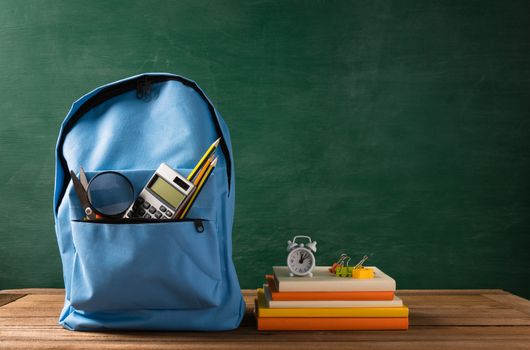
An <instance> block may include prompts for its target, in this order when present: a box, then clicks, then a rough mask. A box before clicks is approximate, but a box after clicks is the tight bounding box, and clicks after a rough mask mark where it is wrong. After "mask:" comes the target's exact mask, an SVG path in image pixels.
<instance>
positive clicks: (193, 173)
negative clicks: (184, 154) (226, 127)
mask: <svg viewBox="0 0 530 350" xmlns="http://www.w3.org/2000/svg"><path fill="white" fill-rule="evenodd" d="M220 141H221V138H218V139H217V140H215V142H214V143H212V145H211V146H210V148H208V150H207V151H206V153H204V155H203V156H202V158H201V160H199V162H198V163H197V165H195V168H193V170H192V171H191V173H190V174H189V175H188V180H190V181H191V180H193V178H194V177H195V174H197V172H198V171H199V169H200V168H201V167H202V165H203V164H204V162H205V161H206V160H207V159H208V157H210V155H211V154H212V153H213V152H214V151H215V149H216V148H217V146H218V145H219V142H220Z"/></svg>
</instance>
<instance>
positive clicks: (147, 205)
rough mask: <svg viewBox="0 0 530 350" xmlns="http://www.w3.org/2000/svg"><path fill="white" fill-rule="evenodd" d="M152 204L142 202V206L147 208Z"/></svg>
mask: <svg viewBox="0 0 530 350" xmlns="http://www.w3.org/2000/svg"><path fill="white" fill-rule="evenodd" d="M150 206H151V205H150V204H149V203H147V202H145V203H144V204H142V207H144V208H145V209H148V208H149V207H150Z"/></svg>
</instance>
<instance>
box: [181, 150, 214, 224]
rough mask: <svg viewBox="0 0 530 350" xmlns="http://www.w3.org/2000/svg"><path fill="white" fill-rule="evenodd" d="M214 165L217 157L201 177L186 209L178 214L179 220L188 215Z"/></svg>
mask: <svg viewBox="0 0 530 350" xmlns="http://www.w3.org/2000/svg"><path fill="white" fill-rule="evenodd" d="M216 165H217V157H216V158H215V159H214V160H213V161H212V162H211V163H210V165H209V166H208V169H207V170H206V173H204V175H203V176H202V178H201V180H200V182H199V184H198V185H197V187H196V189H195V191H194V192H193V194H192V195H191V199H190V201H189V202H188V204H186V207H185V208H184V211H182V214H179V219H184V217H186V214H188V211H189V210H190V208H191V206H192V205H193V202H194V201H195V198H197V196H198V195H199V193H200V192H201V190H202V188H203V187H204V183H205V182H206V180H208V177H209V176H210V174H211V173H212V171H213V169H214V168H215V166H216Z"/></svg>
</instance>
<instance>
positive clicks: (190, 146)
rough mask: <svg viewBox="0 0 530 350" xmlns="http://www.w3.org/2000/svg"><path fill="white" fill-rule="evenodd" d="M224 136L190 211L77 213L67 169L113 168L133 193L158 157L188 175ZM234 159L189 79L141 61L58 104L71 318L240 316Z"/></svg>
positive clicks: (150, 321)
mask: <svg viewBox="0 0 530 350" xmlns="http://www.w3.org/2000/svg"><path fill="white" fill-rule="evenodd" d="M219 137H221V138H222V139H221V143H220V145H219V147H218V148H217V151H216V152H217V156H218V163H217V166H216V167H215V170H214V171H213V172H212V174H211V175H210V177H209V178H208V181H207V182H206V184H205V186H204V188H203V189H202V191H201V192H200V194H199V195H198V197H197V199H196V200H195V202H194V204H193V206H192V207H191V210H190V211H189V213H188V214H187V215H186V218H190V220H184V221H165V222H140V223H138V222H135V223H132V222H127V221H125V220H116V221H115V222H114V221H112V222H111V221H108V220H106V221H103V222H101V223H98V222H87V221H83V216H84V213H83V209H82V207H81V204H80V201H79V199H78V197H77V195H76V192H75V190H74V188H73V185H72V181H71V179H70V175H69V172H70V170H73V171H74V172H75V173H76V174H77V173H78V171H79V168H80V167H83V168H84V169H85V171H86V175H87V177H88V180H90V178H91V177H92V176H94V175H96V174H97V173H98V172H101V171H106V170H115V171H117V172H119V173H121V174H123V175H125V176H126V177H127V178H128V179H129V180H130V181H131V183H132V184H133V186H134V189H135V191H136V195H137V194H138V193H139V192H140V191H141V190H142V188H143V187H144V186H145V184H146V182H147V181H148V180H149V178H150V177H151V176H152V175H153V173H154V171H155V170H156V169H157V168H158V166H159V165H160V164H161V163H163V162H164V163H166V164H168V165H169V166H171V167H172V168H174V169H176V170H177V171H179V172H180V173H181V174H183V175H184V176H186V175H187V174H188V173H189V172H190V171H191V169H193V167H194V166H195V164H196V163H197V162H198V160H199V159H200V158H201V156H202V155H203V153H204V152H205V151H206V150H207V149H208V147H209V146H210V144H212V142H213V141H215V140H216V139H217V138H219ZM234 198H235V188H234V161H233V158H232V147H231V143H230V135H229V132H228V128H227V126H226V124H225V123H224V121H223V119H222V118H221V115H220V114H219V113H218V112H217V111H216V110H215V108H214V107H213V105H212V103H211V102H210V101H209V100H208V98H207V97H206V95H205V94H204V93H203V92H202V90H201V89H200V88H199V87H198V86H197V85H196V84H195V83H194V82H193V81H190V80H187V79H185V78H183V77H180V76H176V75H172V74H166V73H149V74H142V75H138V76H134V77H131V78H127V79H124V80H121V81H118V82H115V83H111V84H108V85H105V86H103V87H100V88H97V89H95V90H93V91H92V92H90V93H88V94H87V95H85V96H83V97H81V98H80V99H79V100H77V101H76V102H75V103H74V104H73V105H72V107H71V109H70V111H69V113H68V115H67V116H66V118H65V120H64V122H63V124H62V126H61V131H60V133H59V139H58V141H57V148H56V166H55V194H54V215H55V231H56V234H57V241H58V244H59V250H60V254H61V260H62V265H63V277H64V285H65V290H66V295H65V302H64V308H63V310H62V312H61V316H60V319H59V323H60V324H61V325H63V327H65V328H67V329H70V330H83V331H88V330H102V329H142V330H205V331H218V330H229V329H234V328H237V327H238V326H239V324H240V322H241V319H242V317H243V315H244V312H245V303H244V301H243V297H242V295H241V290H240V286H239V282H238V279H237V275H236V271H235V268H234V264H233V262H232V224H233V217H234Z"/></svg>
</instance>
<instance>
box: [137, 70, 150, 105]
mask: <svg viewBox="0 0 530 350" xmlns="http://www.w3.org/2000/svg"><path fill="white" fill-rule="evenodd" d="M136 98H137V99H139V100H145V101H149V100H150V99H151V80H150V79H149V77H147V76H144V77H143V79H138V80H137V81H136Z"/></svg>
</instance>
